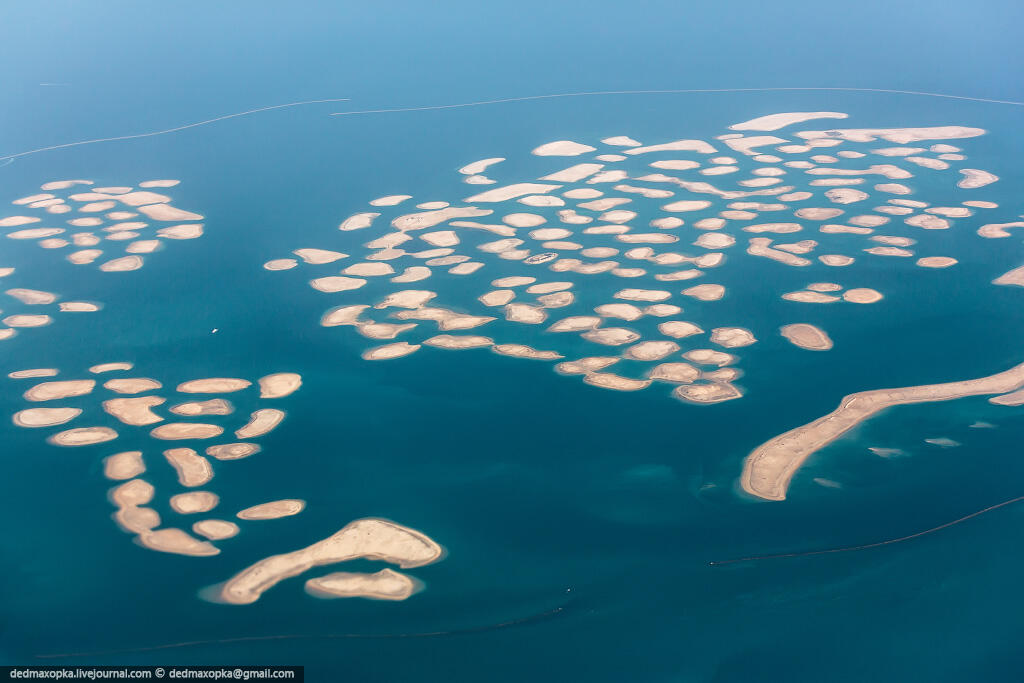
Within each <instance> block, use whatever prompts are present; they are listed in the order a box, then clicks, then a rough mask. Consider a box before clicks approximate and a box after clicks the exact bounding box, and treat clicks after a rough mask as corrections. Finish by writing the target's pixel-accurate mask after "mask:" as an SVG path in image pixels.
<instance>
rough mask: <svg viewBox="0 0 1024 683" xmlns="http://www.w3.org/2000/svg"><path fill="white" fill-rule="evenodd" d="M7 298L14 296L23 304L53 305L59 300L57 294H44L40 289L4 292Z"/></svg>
mask: <svg viewBox="0 0 1024 683" xmlns="http://www.w3.org/2000/svg"><path fill="white" fill-rule="evenodd" d="M4 294H6V295H7V296H12V297H14V298H15V299H17V300H18V301H20V302H21V303H23V304H52V303H53V302H54V301H56V300H57V295H56V294H51V293H50V292H42V291H39V290H38V289H22V288H20V287H19V288H15V289H8V290H7V291H6V292H4Z"/></svg>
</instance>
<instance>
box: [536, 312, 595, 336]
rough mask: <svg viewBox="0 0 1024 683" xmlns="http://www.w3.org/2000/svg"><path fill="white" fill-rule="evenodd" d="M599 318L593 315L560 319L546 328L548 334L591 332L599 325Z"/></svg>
mask: <svg viewBox="0 0 1024 683" xmlns="http://www.w3.org/2000/svg"><path fill="white" fill-rule="evenodd" d="M601 322H602V321H601V318H599V317H597V316H594V315H575V316H570V317H568V318H562V319H561V320H559V321H558V322H556V323H554V324H552V325H551V326H550V327H548V330H547V331H548V332H581V331H583V330H592V329H594V328H595V327H597V326H598V325H600V324H601Z"/></svg>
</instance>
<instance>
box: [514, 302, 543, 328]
mask: <svg viewBox="0 0 1024 683" xmlns="http://www.w3.org/2000/svg"><path fill="white" fill-rule="evenodd" d="M547 317H548V314H547V312H545V311H544V309H543V308H538V307H537V306H531V305H530V304H520V303H511V304H508V305H506V306H505V319H506V320H508V321H510V322H515V323H525V324H527V325H539V324H540V323H542V322H544V321H545V320H547Z"/></svg>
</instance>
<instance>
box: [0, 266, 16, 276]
mask: <svg viewBox="0 0 1024 683" xmlns="http://www.w3.org/2000/svg"><path fill="white" fill-rule="evenodd" d="M13 272H14V268H0V277H7V276H8V275H10V274H11V273H13Z"/></svg>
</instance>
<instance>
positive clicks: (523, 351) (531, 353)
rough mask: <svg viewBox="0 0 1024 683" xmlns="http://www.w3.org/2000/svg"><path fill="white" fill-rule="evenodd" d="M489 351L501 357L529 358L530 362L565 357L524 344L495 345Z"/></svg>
mask: <svg viewBox="0 0 1024 683" xmlns="http://www.w3.org/2000/svg"><path fill="white" fill-rule="evenodd" d="M491 350H492V351H494V352H495V353H499V354H501V355H503V356H512V357H513V358H529V359H532V360H558V359H560V358H564V357H565V356H563V355H562V354H560V353H557V352H556V351H538V350H537V349H535V348H533V347H532V346H526V345H525V344H495V345H494V346H492V347H491Z"/></svg>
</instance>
